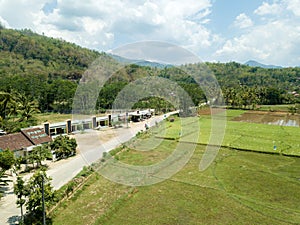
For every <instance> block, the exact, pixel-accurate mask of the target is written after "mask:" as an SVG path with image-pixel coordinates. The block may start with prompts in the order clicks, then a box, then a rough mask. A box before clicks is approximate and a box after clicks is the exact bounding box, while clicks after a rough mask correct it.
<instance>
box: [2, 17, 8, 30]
mask: <svg viewBox="0 0 300 225" xmlns="http://www.w3.org/2000/svg"><path fill="white" fill-rule="evenodd" d="M0 25H2V26H4V27H5V28H10V26H9V23H8V22H7V21H6V20H5V19H3V18H2V17H1V16H0Z"/></svg>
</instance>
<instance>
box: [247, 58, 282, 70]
mask: <svg viewBox="0 0 300 225" xmlns="http://www.w3.org/2000/svg"><path fill="white" fill-rule="evenodd" d="M244 64H245V65H247V66H252V67H261V68H266V69H281V68H282V67H281V66H275V65H265V64H262V63H259V62H257V61H254V60H249V61H247V62H245V63H244Z"/></svg>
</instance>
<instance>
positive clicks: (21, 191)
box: [14, 176, 28, 222]
mask: <svg viewBox="0 0 300 225" xmlns="http://www.w3.org/2000/svg"><path fill="white" fill-rule="evenodd" d="M14 193H15V195H16V196H17V198H18V199H17V202H16V204H17V206H18V207H20V208H21V221H22V222H23V205H24V204H25V203H26V196H27V195H28V189H27V187H26V186H25V182H24V180H23V179H22V178H21V177H19V176H18V177H17V183H16V184H15V185H14Z"/></svg>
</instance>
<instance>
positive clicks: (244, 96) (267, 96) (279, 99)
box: [223, 86, 297, 109]
mask: <svg viewBox="0 0 300 225" xmlns="http://www.w3.org/2000/svg"><path fill="white" fill-rule="evenodd" d="M223 97H224V100H225V103H226V105H227V106H229V107H232V108H244V109H246V108H248V109H255V108H256V106H257V105H276V104H283V103H284V104H290V103H295V102H297V99H295V97H294V96H293V95H290V94H284V93H283V92H282V91H280V90H278V89H276V88H271V87H270V88H266V87H248V86H238V87H235V88H232V87H231V88H223Z"/></svg>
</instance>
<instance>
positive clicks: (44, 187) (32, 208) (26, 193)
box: [0, 136, 77, 224]
mask: <svg viewBox="0 0 300 225" xmlns="http://www.w3.org/2000/svg"><path fill="white" fill-rule="evenodd" d="M76 147H77V143H76V140H75V139H74V138H70V137H68V136H58V137H57V138H56V139H54V141H52V142H50V143H49V144H44V145H41V146H36V147H35V148H33V150H32V151H31V152H30V154H28V155H27V156H25V157H24V158H15V156H14V154H13V152H12V151H9V150H5V151H0V183H1V184H2V185H7V182H8V181H7V180H5V179H4V178H5V173H6V171H7V170H9V169H14V172H15V173H16V174H17V182H16V183H15V185H14V193H15V194H16V196H17V202H16V204H17V205H18V207H20V209H21V216H22V221H23V222H24V223H25V224H40V222H41V218H43V212H44V211H45V210H47V209H48V208H49V207H50V206H51V204H53V203H54V202H55V200H56V199H55V192H54V191H53V188H52V186H51V178H50V177H48V176H47V175H46V173H45V171H46V168H47V167H45V166H43V165H42V161H44V160H45V159H47V158H50V159H51V158H52V153H55V154H56V157H57V158H58V159H62V158H66V157H69V156H72V155H75V154H76ZM22 162H25V163H26V167H27V166H28V165H27V163H28V164H32V165H33V168H38V170H37V171H36V172H35V173H34V174H33V176H32V177H31V178H30V179H29V180H28V181H26V180H24V179H23V178H22V177H21V176H19V175H20V171H21V169H20V168H21V166H20V165H21V163H22ZM43 203H44V206H43ZM24 207H25V208H26V215H25V216H24V215H23V214H24V209H23V208H24ZM23 218H25V220H23Z"/></svg>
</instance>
